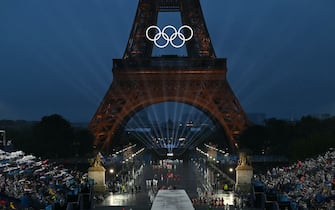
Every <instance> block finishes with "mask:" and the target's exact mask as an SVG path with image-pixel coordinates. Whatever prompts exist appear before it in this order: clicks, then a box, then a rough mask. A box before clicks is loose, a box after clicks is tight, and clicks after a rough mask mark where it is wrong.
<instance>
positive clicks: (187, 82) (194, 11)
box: [90, 0, 247, 150]
mask: <svg viewBox="0 0 335 210" xmlns="http://www.w3.org/2000/svg"><path fill="white" fill-rule="evenodd" d="M159 12H180V15H181V21H182V24H183V25H188V26H190V27H191V28H192V29H193V31H194V35H193V38H192V39H191V40H190V41H188V42H186V43H185V45H186V51H187V56H185V57H180V56H161V57H153V56H152V50H153V42H151V41H149V40H148V39H147V38H146V29H147V28H148V27H149V26H151V25H157V18H158V13H159ZM226 72H227V68H226V59H224V58H216V55H215V52H214V48H213V46H212V42H211V39H210V36H209V33H208V30H207V27H206V24H205V21H204V16H203V13H202V10H201V6H200V2H199V0H139V3H138V7H137V12H136V16H135V20H134V23H133V26H132V30H131V33H130V37H129V40H128V44H127V47H126V50H125V52H124V55H123V58H122V59H113V82H112V84H111V86H110V87H109V89H108V91H107V93H106V95H105V96H104V98H103V100H102V102H101V104H100V106H99V107H98V109H97V111H96V113H95V115H94V116H93V118H92V120H91V122H90V130H91V131H92V132H93V134H94V136H95V141H94V145H96V146H97V148H99V149H100V150H108V149H109V145H110V144H111V142H112V141H113V138H114V136H115V134H116V133H117V132H118V131H120V130H122V129H123V128H124V126H125V123H126V122H127V121H128V120H129V119H130V118H131V117H132V116H133V115H134V114H135V113H136V112H138V111H139V110H141V109H143V108H145V107H147V106H149V105H152V104H155V103H160V102H168V101H171V102H181V103H186V104H189V105H192V106H194V107H197V108H199V109H200V110H202V111H203V112H205V113H206V114H207V115H208V116H209V117H210V118H212V119H213V120H214V122H217V123H218V124H220V125H221V126H222V127H223V128H224V130H225V133H226V138H227V139H228V141H229V143H230V145H231V148H232V149H237V147H238V146H237V145H238V144H237V141H238V137H239V135H240V134H241V132H242V131H243V130H244V129H245V128H246V126H247V117H246V114H245V113H244V111H243V109H242V107H241V106H240V103H239V101H238V100H237V98H236V97H235V95H234V93H233V91H232V90H231V88H230V86H229V84H228V82H227V80H226Z"/></svg>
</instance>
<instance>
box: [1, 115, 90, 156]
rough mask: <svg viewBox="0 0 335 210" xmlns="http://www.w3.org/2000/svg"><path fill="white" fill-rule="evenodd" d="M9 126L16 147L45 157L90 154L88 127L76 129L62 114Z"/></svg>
mask: <svg viewBox="0 0 335 210" xmlns="http://www.w3.org/2000/svg"><path fill="white" fill-rule="evenodd" d="M15 125H17V124H14V125H11V126H10V127H9V128H6V130H7V133H8V135H7V136H8V137H10V138H12V139H13V141H14V145H15V147H16V148H17V149H19V150H22V151H24V152H26V153H32V154H34V155H36V156H38V157H43V158H66V157H74V156H87V155H88V154H89V153H90V152H91V151H92V142H93V135H92V134H91V133H90V131H89V130H88V129H86V128H76V129H75V128H73V127H72V125H71V123H70V122H69V121H67V120H65V119H64V118H63V117H62V116H60V115H57V114H54V115H50V116H45V117H43V118H42V119H41V121H40V122H35V123H31V124H27V125H26V126H24V127H22V126H15Z"/></svg>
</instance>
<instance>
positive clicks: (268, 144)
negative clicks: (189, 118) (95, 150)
mask: <svg viewBox="0 0 335 210" xmlns="http://www.w3.org/2000/svg"><path fill="white" fill-rule="evenodd" d="M0 128H1V129H5V130H6V132H7V139H11V140H12V141H13V145H14V146H15V149H19V150H22V151H24V152H26V153H32V154H34V155H36V156H40V157H46V158H64V157H75V156H79V157H84V156H85V157H87V156H90V155H91V154H92V142H93V136H92V134H91V133H90V131H89V130H88V129H87V128H83V127H74V126H72V125H71V123H70V122H68V121H67V120H65V119H64V118H63V117H62V116H60V115H57V114H55V115H50V116H45V117H43V118H42V119H41V121H39V122H27V121H8V120H2V121H0ZM214 134H215V133H214ZM214 134H212V135H214ZM217 135H219V136H221V137H218V138H219V139H221V140H222V135H224V134H223V133H222V132H219V133H217ZM214 136H215V135H214ZM240 143H241V147H242V148H247V149H250V150H251V151H252V153H253V154H255V155H261V154H264V155H284V156H286V157H288V158H289V159H290V160H292V161H293V160H298V159H304V158H307V157H313V156H315V155H317V154H321V153H324V152H326V151H327V150H329V148H332V147H335V117H332V118H328V119H323V120H321V119H317V118H313V117H309V116H307V117H303V118H301V120H299V121H295V122H291V121H284V120H278V119H268V120H266V122H265V125H253V126H251V127H249V128H248V129H247V130H246V131H245V132H244V134H243V135H242V136H241V138H240Z"/></svg>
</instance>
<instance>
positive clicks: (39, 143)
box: [32, 114, 74, 157]
mask: <svg viewBox="0 0 335 210" xmlns="http://www.w3.org/2000/svg"><path fill="white" fill-rule="evenodd" d="M33 137H34V141H33V142H32V143H33V144H34V146H35V147H33V148H34V149H33V152H34V154H36V155H38V156H42V157H68V156H71V155H73V153H74V151H73V142H74V131H73V128H72V126H71V124H70V123H69V122H68V121H67V120H65V119H64V118H63V117H62V116H60V115H57V114H54V115H50V116H45V117H43V118H42V120H41V121H40V122H39V123H37V124H36V125H35V126H34V127H33Z"/></svg>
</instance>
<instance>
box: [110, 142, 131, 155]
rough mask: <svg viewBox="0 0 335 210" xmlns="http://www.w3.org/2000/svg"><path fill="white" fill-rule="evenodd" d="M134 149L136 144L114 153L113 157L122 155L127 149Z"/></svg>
mask: <svg viewBox="0 0 335 210" xmlns="http://www.w3.org/2000/svg"><path fill="white" fill-rule="evenodd" d="M134 147H136V144H134V145H132V146H129V147H126V148H124V149H122V150H120V151H117V152H115V155H118V154H120V153H122V152H124V151H126V150H128V149H131V148H134Z"/></svg>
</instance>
